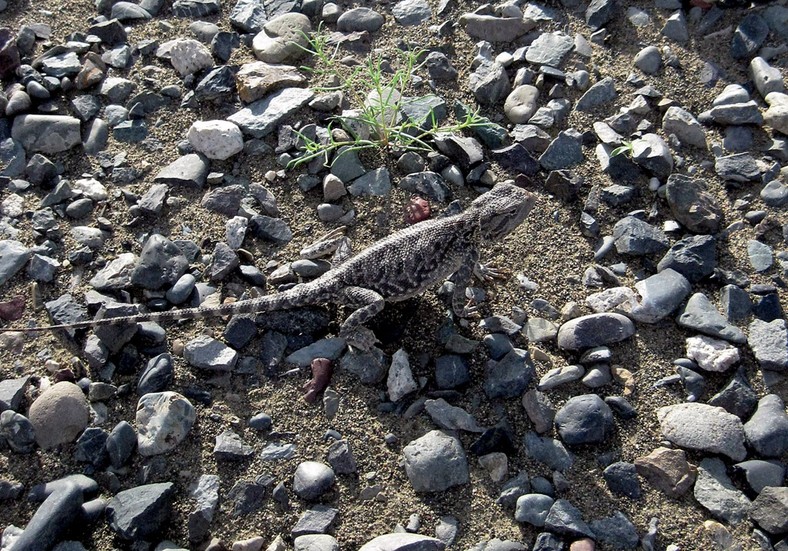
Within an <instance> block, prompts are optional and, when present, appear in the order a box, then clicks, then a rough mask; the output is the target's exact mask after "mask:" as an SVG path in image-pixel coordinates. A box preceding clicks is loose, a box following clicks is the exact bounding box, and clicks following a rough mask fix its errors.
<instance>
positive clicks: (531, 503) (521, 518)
mask: <svg viewBox="0 0 788 551" xmlns="http://www.w3.org/2000/svg"><path fill="white" fill-rule="evenodd" d="M553 503H555V500H554V499H553V498H552V497H550V496H546V495H544V494H525V495H523V496H520V497H519V498H518V499H517V506H516V507H515V511H514V520H516V521H517V522H524V523H527V524H530V525H531V526H536V527H537V528H541V527H543V526H544V523H545V519H546V518H547V514H548V513H549V512H550V508H551V507H552V506H553Z"/></svg>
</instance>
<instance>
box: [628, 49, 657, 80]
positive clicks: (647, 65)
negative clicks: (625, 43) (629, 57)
mask: <svg viewBox="0 0 788 551" xmlns="http://www.w3.org/2000/svg"><path fill="white" fill-rule="evenodd" d="M633 63H634V65H635V67H637V68H638V69H640V70H641V71H643V72H644V73H646V74H647V75H656V74H657V73H658V72H659V70H660V68H661V67H662V54H661V53H660V51H659V48H657V47H656V46H646V47H645V48H643V49H642V50H640V51H639V52H638V54H637V55H636V56H635V59H634V62H633Z"/></svg>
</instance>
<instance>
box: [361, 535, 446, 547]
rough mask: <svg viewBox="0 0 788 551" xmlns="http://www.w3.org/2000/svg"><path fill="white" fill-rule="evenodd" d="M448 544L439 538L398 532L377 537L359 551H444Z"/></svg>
mask: <svg viewBox="0 0 788 551" xmlns="http://www.w3.org/2000/svg"><path fill="white" fill-rule="evenodd" d="M445 548H446V544H445V543H443V542H442V541H441V540H439V539H437V538H431V537H429V536H422V535H421V534H411V533H408V532H398V533H393V534H383V535H382V536H377V537H375V538H373V539H371V540H370V541H368V542H367V543H365V544H364V545H362V546H361V547H360V548H359V551H398V550H403V549H418V550H419V551H443V550H444V549H445Z"/></svg>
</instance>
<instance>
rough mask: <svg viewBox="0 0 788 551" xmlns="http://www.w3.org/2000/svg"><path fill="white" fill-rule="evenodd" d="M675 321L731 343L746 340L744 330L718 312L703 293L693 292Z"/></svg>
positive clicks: (739, 342)
mask: <svg viewBox="0 0 788 551" xmlns="http://www.w3.org/2000/svg"><path fill="white" fill-rule="evenodd" d="M676 322H677V323H678V324H679V325H680V326H681V327H685V328H687V329H693V330H695V331H699V332H701V333H703V334H705V335H709V336H711V337H717V338H720V339H725V340H726V341H730V342H732V343H736V344H744V343H745V342H747V337H746V335H745V334H744V332H743V331H742V330H741V329H739V328H738V327H736V326H735V325H733V324H731V323H730V322H729V321H728V320H727V319H726V318H725V316H723V315H722V314H720V312H719V311H718V310H717V308H716V307H715V306H714V305H713V304H712V303H711V301H710V300H709V298H708V297H707V296H706V295H704V294H703V293H695V294H694V295H692V296H691V297H690V299H689V300H688V301H687V304H686V306H685V307H684V310H683V311H682V312H681V314H680V315H679V317H678V318H677V319H676Z"/></svg>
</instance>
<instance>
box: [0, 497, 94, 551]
mask: <svg viewBox="0 0 788 551" xmlns="http://www.w3.org/2000/svg"><path fill="white" fill-rule="evenodd" d="M83 501H84V497H83V494H82V489H81V488H80V487H79V486H77V485H76V484H64V485H63V486H61V487H60V488H58V490H57V491H55V492H53V493H51V494H50V495H49V497H47V498H46V499H45V500H44V502H43V503H42V504H41V505H40V506H39V507H38V509H37V510H36V512H35V513H34V514H33V517H32V518H31V519H30V521H29V522H28V523H27V526H26V527H25V531H24V532H22V535H21V536H19V539H17V540H16V542H15V544H14V546H13V548H14V549H16V550H20V551H22V550H24V551H48V550H49V549H51V548H52V547H53V546H54V545H55V544H56V543H57V542H58V541H59V540H60V538H61V536H62V535H63V534H64V533H65V532H66V531H67V530H68V529H69V528H70V527H71V526H72V525H73V524H74V523H76V522H79V520H80V519H81V517H82V514H81V510H82V503H83Z"/></svg>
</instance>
